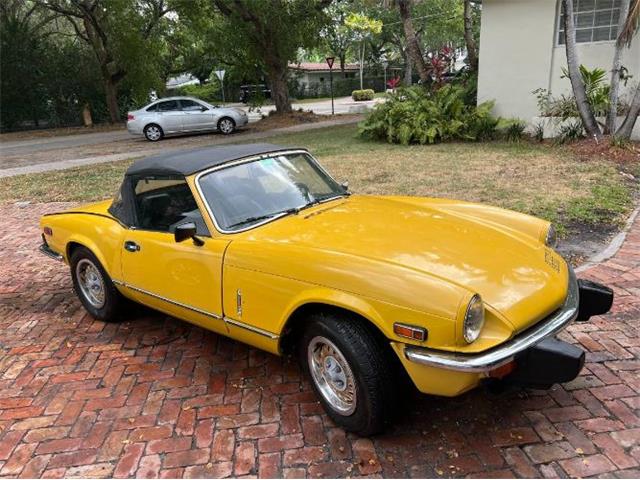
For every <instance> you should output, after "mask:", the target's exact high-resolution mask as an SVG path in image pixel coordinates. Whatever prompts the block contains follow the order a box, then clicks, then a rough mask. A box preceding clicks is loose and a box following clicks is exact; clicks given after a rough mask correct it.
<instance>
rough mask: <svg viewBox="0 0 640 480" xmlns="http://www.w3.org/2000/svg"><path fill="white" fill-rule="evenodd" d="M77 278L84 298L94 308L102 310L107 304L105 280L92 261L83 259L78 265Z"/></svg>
mask: <svg viewBox="0 0 640 480" xmlns="http://www.w3.org/2000/svg"><path fill="white" fill-rule="evenodd" d="M76 278H77V279H78V286H79V287H80V292H81V293H82V296H83V297H84V298H85V299H86V300H87V302H89V303H90V304H91V306H92V307H94V308H97V309H100V308H102V307H103V306H104V302H105V288H104V280H103V278H102V275H101V274H100V270H98V267H96V266H95V265H94V264H93V262H92V261H91V260H88V259H86V258H83V259H82V260H80V261H79V262H78V264H77V265H76Z"/></svg>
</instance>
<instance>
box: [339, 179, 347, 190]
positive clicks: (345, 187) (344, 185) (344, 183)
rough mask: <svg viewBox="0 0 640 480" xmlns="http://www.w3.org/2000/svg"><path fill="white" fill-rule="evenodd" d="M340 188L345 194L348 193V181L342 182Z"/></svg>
mask: <svg viewBox="0 0 640 480" xmlns="http://www.w3.org/2000/svg"><path fill="white" fill-rule="evenodd" d="M340 186H341V187H342V188H344V191H345V192H348V191H349V180H346V181H344V182H342V183H341V184H340Z"/></svg>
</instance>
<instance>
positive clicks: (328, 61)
mask: <svg viewBox="0 0 640 480" xmlns="http://www.w3.org/2000/svg"><path fill="white" fill-rule="evenodd" d="M335 59H336V58H335V57H327V58H326V59H325V60H326V61H327V65H329V70H331V69H332V68H333V61H334V60H335Z"/></svg>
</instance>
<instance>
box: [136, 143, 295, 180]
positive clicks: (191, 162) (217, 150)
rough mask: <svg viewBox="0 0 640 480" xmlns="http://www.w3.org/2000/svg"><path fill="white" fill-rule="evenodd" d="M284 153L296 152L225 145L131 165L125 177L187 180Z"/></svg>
mask: <svg viewBox="0 0 640 480" xmlns="http://www.w3.org/2000/svg"><path fill="white" fill-rule="evenodd" d="M284 150H299V149H298V148H291V147H283V146H281V145H273V144H271V143H250V144H247V145H225V146H216V147H205V148H198V149H194V150H187V151H178V152H170V153H163V154H161V155H154V156H153V157H147V158H143V159H142V160H138V161H136V162H134V163H133V165H131V166H130V167H129V169H128V170H127V172H126V174H125V175H136V176H137V175H178V176H188V175H192V174H194V173H196V172H200V171H202V170H206V169H207V168H210V167H217V166H219V165H223V164H225V163H228V162H232V161H234V160H239V159H241V158H246V157H253V156H256V155H264V154H268V153H274V152H280V151H284Z"/></svg>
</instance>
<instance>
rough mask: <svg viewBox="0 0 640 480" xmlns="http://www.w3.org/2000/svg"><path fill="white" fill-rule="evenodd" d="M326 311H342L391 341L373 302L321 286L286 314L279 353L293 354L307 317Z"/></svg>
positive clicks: (281, 330)
mask: <svg viewBox="0 0 640 480" xmlns="http://www.w3.org/2000/svg"><path fill="white" fill-rule="evenodd" d="M323 311H326V312H333V313H340V314H342V315H346V316H349V317H351V318H352V319H354V320H356V321H359V322H362V323H363V324H365V325H366V326H367V327H368V328H369V329H370V330H371V331H372V332H373V333H374V334H375V335H376V336H377V337H378V338H379V339H380V340H381V341H384V343H386V344H389V342H390V340H389V338H388V337H387V335H386V334H385V333H384V328H382V322H383V320H382V317H381V316H380V314H379V313H378V312H377V311H376V309H375V308H374V307H373V306H372V305H371V304H369V303H368V302H366V301H365V300H363V299H362V298H360V297H356V296H354V295H351V294H346V293H343V292H334V291H331V290H328V289H327V290H325V289H322V290H321V291H315V292H308V293H307V294H306V295H304V296H303V297H301V298H298V299H297V300H296V301H294V302H293V303H292V305H291V307H290V308H289V310H288V311H287V313H286V314H285V315H284V319H283V322H282V327H281V328H280V332H281V335H280V338H279V345H278V350H279V351H280V353H282V354H289V353H291V352H292V348H294V347H295V344H296V341H297V339H298V338H299V335H300V334H301V332H302V331H303V329H304V323H305V322H304V321H305V319H306V318H308V316H309V315H310V314H312V313H317V312H323Z"/></svg>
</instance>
